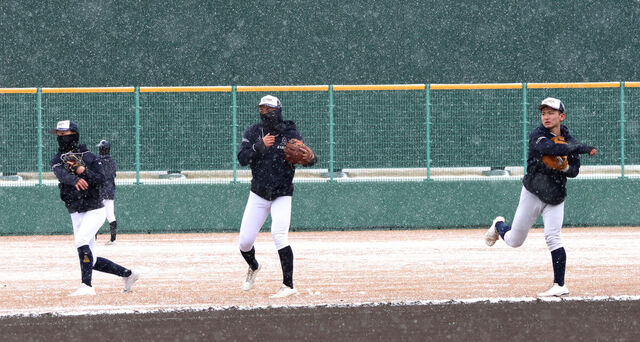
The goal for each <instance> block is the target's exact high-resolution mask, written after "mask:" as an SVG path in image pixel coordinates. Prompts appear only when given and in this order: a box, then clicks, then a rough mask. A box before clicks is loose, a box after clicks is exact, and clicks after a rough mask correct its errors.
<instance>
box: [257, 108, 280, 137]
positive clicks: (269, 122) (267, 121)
mask: <svg viewBox="0 0 640 342" xmlns="http://www.w3.org/2000/svg"><path fill="white" fill-rule="evenodd" d="M260 120H262V125H263V126H264V128H265V129H267V130H273V131H278V132H282V130H283V128H284V127H283V126H284V125H283V123H282V116H281V114H280V112H279V111H277V110H274V111H271V112H269V113H266V114H260Z"/></svg>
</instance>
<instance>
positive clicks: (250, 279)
mask: <svg viewBox="0 0 640 342" xmlns="http://www.w3.org/2000/svg"><path fill="white" fill-rule="evenodd" d="M261 269H262V264H258V268H256V270H255V271H254V270H252V269H251V267H249V269H248V270H247V277H246V278H245V279H244V281H243V282H242V290H243V291H249V290H251V289H252V288H253V283H254V282H255V281H256V276H257V275H258V272H260V270H261Z"/></svg>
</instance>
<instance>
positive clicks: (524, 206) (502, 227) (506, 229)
mask: <svg viewBox="0 0 640 342" xmlns="http://www.w3.org/2000/svg"><path fill="white" fill-rule="evenodd" d="M544 206H545V203H544V202H542V201H541V200H540V199H539V198H538V196H536V195H534V194H532V193H531V192H529V191H528V190H527V189H525V187H524V186H523V187H522V191H521V193H520V202H519V203H518V208H517V209H516V213H515V215H514V217H513V222H512V223H511V226H508V225H507V224H506V223H505V222H497V223H496V230H497V231H498V233H499V234H500V236H501V237H502V239H503V240H504V242H505V243H506V244H507V245H508V246H511V247H520V246H522V244H523V243H524V241H525V240H526V239H527V235H529V230H530V229H531V227H533V225H534V224H535V223H536V220H537V219H538V216H539V215H540V213H541V212H542V209H543V208H544Z"/></svg>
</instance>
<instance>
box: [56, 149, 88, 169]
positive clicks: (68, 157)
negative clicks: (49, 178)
mask: <svg viewBox="0 0 640 342" xmlns="http://www.w3.org/2000/svg"><path fill="white" fill-rule="evenodd" d="M60 159H62V162H63V165H64V168H65V169H67V170H69V171H71V172H76V170H77V169H78V168H79V167H80V166H84V162H83V161H82V153H73V152H67V153H65V154H63V155H61V156H60Z"/></svg>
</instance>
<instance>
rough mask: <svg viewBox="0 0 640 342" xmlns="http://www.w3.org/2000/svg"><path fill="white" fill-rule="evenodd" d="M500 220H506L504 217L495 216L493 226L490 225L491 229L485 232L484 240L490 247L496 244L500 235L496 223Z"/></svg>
mask: <svg viewBox="0 0 640 342" xmlns="http://www.w3.org/2000/svg"><path fill="white" fill-rule="evenodd" d="M498 222H504V217H502V216H498V217H496V218H494V219H493V223H492V224H491V227H489V229H487V232H486V233H485V234H484V242H485V243H486V244H487V246H489V247H491V246H493V244H495V243H496V241H497V240H498V238H499V237H500V234H498V230H497V229H496V223H498Z"/></svg>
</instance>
